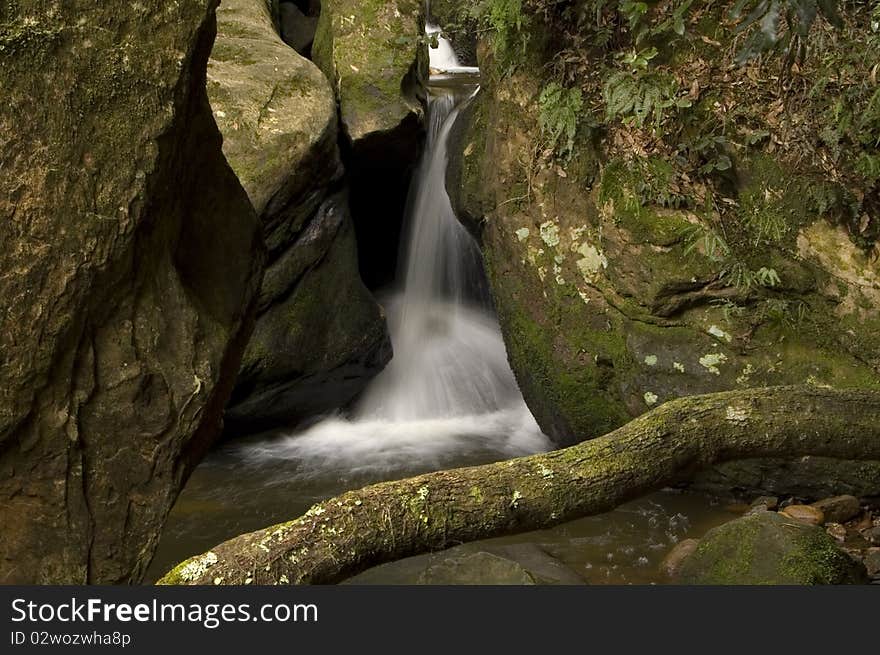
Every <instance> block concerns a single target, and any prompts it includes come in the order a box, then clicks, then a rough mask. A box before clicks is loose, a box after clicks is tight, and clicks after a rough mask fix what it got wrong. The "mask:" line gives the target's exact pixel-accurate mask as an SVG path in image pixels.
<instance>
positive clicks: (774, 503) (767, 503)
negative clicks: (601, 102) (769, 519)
mask: <svg viewBox="0 0 880 655" xmlns="http://www.w3.org/2000/svg"><path fill="white" fill-rule="evenodd" d="M751 506H752V507H753V508H761V507H763V508H764V509H767V510H770V511H776V509H777V508H778V507H779V498H777V497H776V496H760V497H758V498H756V499H755V500H754V501H752V505H751Z"/></svg>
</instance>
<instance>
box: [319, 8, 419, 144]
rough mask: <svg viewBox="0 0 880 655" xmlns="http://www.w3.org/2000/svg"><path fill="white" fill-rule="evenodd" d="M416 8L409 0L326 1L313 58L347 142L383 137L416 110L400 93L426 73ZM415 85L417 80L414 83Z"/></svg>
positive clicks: (406, 96) (407, 97)
mask: <svg viewBox="0 0 880 655" xmlns="http://www.w3.org/2000/svg"><path fill="white" fill-rule="evenodd" d="M423 32H424V16H423V15H422V10H421V6H420V5H419V4H418V3H417V2H414V1H410V0H396V1H395V2H384V1H380V0H367V1H364V0H357V1H355V0H327V1H326V2H324V3H323V5H322V11H321V17H320V19H319V22H318V29H317V33H316V35H315V43H314V46H313V52H312V55H313V58H314V61H315V63H317V64H318V66H319V67H320V68H321V70H322V71H324V74H325V75H326V76H327V78H328V79H329V80H330V82H331V84H333V85H334V87H335V88H336V91H337V95H338V98H339V104H340V111H341V116H342V120H343V123H344V124H345V125H346V129H347V132H348V134H349V136H350V137H351V138H352V140H357V139H360V138H362V137H364V136H366V135H367V134H370V133H373V132H384V131H387V130H390V129H393V128H394V127H395V126H397V125H398V124H400V123H401V122H402V121H403V120H404V119H405V118H406V117H407V116H409V115H410V114H411V113H412V112H414V111H415V112H418V111H421V108H420V107H419V106H418V105H417V103H415V102H414V99H413V98H412V97H409V91H408V89H406V88H405V87H406V86H407V83H408V81H409V80H410V78H411V77H412V76H413V70H414V69H415V71H416V72H415V77H416V78H419V80H423V79H424V77H425V76H426V72H427V45H426V43H425V42H424V39H423V37H422V35H423ZM416 83H418V80H417V82H416Z"/></svg>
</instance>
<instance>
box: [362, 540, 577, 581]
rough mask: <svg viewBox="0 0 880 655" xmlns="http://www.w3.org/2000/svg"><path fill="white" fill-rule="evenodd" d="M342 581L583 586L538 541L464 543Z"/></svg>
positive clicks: (386, 565) (383, 566)
mask: <svg viewBox="0 0 880 655" xmlns="http://www.w3.org/2000/svg"><path fill="white" fill-rule="evenodd" d="M345 584H427V585H458V584H462V585H583V584H586V580H584V578H582V577H581V576H580V575H578V574H577V573H576V572H575V571H574V570H572V569H571V568H570V567H568V566H567V565H566V564H564V563H563V562H561V561H560V560H558V559H556V558H555V557H553V556H552V555H550V554H548V553H547V552H546V551H545V550H544V549H543V548H541V547H540V546H538V545H537V544H531V543H521V544H507V545H499V544H494V543H479V544H466V545H463V546H456V547H455V548H451V549H449V550H448V551H444V552H442V553H434V554H427V555H418V556H416V557H409V558H406V559H403V560H400V561H397V562H391V563H389V564H383V565H381V566H378V567H375V568H373V569H370V570H369V571H365V572H364V573H361V574H359V575H357V576H355V577H354V578H351V579H350V580H347V581H346V583H345Z"/></svg>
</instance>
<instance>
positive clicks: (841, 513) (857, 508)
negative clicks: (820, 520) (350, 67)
mask: <svg viewBox="0 0 880 655" xmlns="http://www.w3.org/2000/svg"><path fill="white" fill-rule="evenodd" d="M813 507H815V508H816V509H818V510H820V511H821V512H822V513H823V514H824V515H825V520H826V521H829V522H832V523H846V522H847V521H849V520H851V519H854V518H855V517H857V516H858V515H859V514H860V513H861V512H862V504H861V503H860V502H859V499H858V498H856V497H855V496H850V495H844V496H834V497H832V498H825V499H823V500H820V501H817V502H815V503H813Z"/></svg>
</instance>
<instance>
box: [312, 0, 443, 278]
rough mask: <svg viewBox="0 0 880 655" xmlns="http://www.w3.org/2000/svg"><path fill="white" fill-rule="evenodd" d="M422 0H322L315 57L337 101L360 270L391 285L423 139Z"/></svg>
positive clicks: (424, 49)
mask: <svg viewBox="0 0 880 655" xmlns="http://www.w3.org/2000/svg"><path fill="white" fill-rule="evenodd" d="M424 26H425V17H424V3H423V2H422V1H421V0H391V1H387V0H324V2H323V3H322V5H321V17H320V20H319V22H318V32H317V34H316V35H315V42H314V45H313V48H312V58H313V59H314V61H315V63H316V64H317V65H318V66H319V67H320V68H321V70H322V71H324V74H325V75H326V76H327V78H328V79H329V80H330V82H331V85H332V86H333V88H334V90H335V92H336V95H337V98H338V101H339V116H340V121H341V126H342V132H343V135H344V140H343V145H344V152H343V155H344V157H345V163H346V167H347V170H348V173H349V177H350V181H351V203H352V213H353V215H354V221H355V228H356V229H357V236H358V247H359V249H360V255H361V269H362V271H363V273H364V277H365V281H366V283H367V285H368V286H369V287H370V288H375V287H377V286H380V285H382V284H387V283H389V282H391V281H392V280H393V279H394V273H395V268H396V266H395V262H396V258H397V250H398V245H399V241H400V233H401V225H402V218H403V214H404V209H405V206H406V198H407V192H408V190H409V184H410V179H411V177H412V173H413V170H414V169H415V165H416V162H417V161H418V157H419V151H420V147H421V139H422V134H423V127H422V119H423V115H424V109H423V105H424V82H425V79H426V77H427V70H428V52H427V46H426V44H425V40H424Z"/></svg>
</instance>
